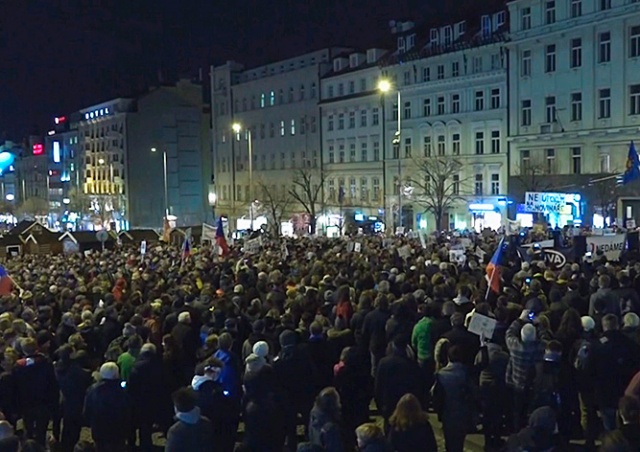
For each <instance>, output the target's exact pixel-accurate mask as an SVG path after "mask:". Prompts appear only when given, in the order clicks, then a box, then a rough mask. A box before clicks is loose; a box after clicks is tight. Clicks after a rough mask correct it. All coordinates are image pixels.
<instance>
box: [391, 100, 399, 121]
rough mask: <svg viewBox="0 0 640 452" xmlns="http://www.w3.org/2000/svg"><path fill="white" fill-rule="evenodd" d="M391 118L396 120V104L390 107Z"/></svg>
mask: <svg viewBox="0 0 640 452" xmlns="http://www.w3.org/2000/svg"><path fill="white" fill-rule="evenodd" d="M391 119H393V120H394V121H397V120H398V104H393V106H392V107H391Z"/></svg>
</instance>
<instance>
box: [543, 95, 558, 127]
mask: <svg viewBox="0 0 640 452" xmlns="http://www.w3.org/2000/svg"><path fill="white" fill-rule="evenodd" d="M544 105H545V119H546V122H547V123H549V124H550V123H552V122H555V120H556V96H547V97H545V98H544Z"/></svg>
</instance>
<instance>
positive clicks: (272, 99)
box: [269, 91, 276, 107]
mask: <svg viewBox="0 0 640 452" xmlns="http://www.w3.org/2000/svg"><path fill="white" fill-rule="evenodd" d="M275 104H276V93H275V91H271V92H270V93H269V105H271V106H272V107H273V106H274V105H275Z"/></svg>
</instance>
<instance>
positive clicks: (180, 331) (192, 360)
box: [171, 323, 200, 370]
mask: <svg viewBox="0 0 640 452" xmlns="http://www.w3.org/2000/svg"><path fill="white" fill-rule="evenodd" d="M171 335H172V336H173V338H174V339H175V341H176V343H177V344H178V347H180V351H181V352H182V357H183V359H184V360H185V362H186V363H188V364H189V365H191V366H192V367H194V366H195V364H196V362H197V353H198V349H199V348H200V336H199V335H198V332H197V331H196V329H195V328H193V327H192V326H191V325H187V324H186V323H178V324H177V325H176V326H174V327H173V329H172V330H171ZM192 370H193V369H192Z"/></svg>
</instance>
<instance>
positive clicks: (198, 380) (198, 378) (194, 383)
mask: <svg viewBox="0 0 640 452" xmlns="http://www.w3.org/2000/svg"><path fill="white" fill-rule="evenodd" d="M207 381H213V378H211V377H210V376H209V375H194V376H193V379H191V387H192V388H193V389H194V390H195V391H198V390H199V389H200V386H202V385H203V384H204V383H206V382H207Z"/></svg>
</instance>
